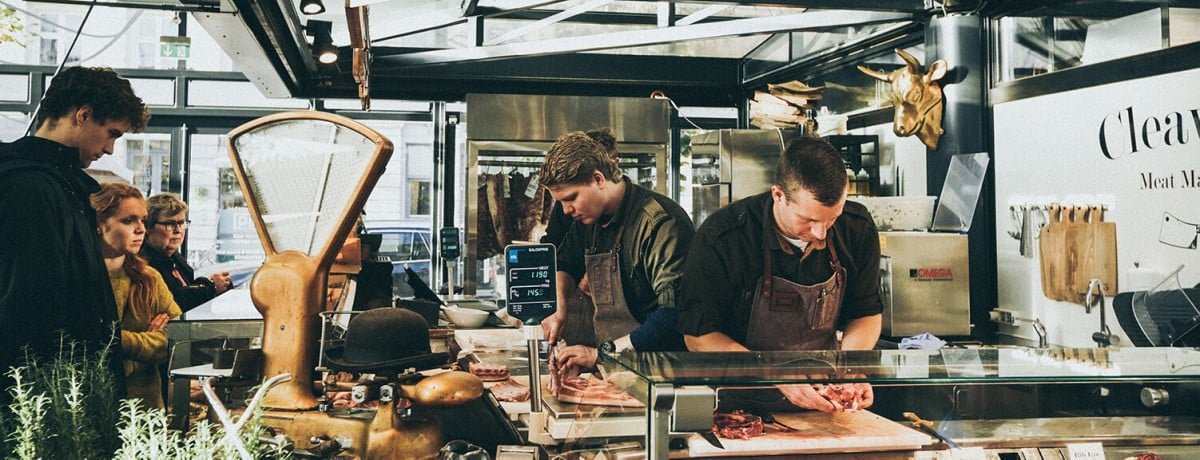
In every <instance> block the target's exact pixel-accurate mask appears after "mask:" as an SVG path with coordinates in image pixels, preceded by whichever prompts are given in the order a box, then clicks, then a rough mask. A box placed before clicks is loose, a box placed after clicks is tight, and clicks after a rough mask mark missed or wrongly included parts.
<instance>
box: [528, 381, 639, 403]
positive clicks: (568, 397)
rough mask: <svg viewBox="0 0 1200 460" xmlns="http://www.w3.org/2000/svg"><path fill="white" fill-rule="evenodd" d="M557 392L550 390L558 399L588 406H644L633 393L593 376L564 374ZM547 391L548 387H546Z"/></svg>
mask: <svg viewBox="0 0 1200 460" xmlns="http://www.w3.org/2000/svg"><path fill="white" fill-rule="evenodd" d="M557 390H558V392H557V393H555V392H551V394H553V395H554V396H555V397H556V398H558V400H559V401H562V402H566V403H572V404H586V405H589V406H615V407H644V405H643V404H642V402H641V401H638V400H637V398H634V397H633V395H631V394H629V393H626V392H625V391H624V390H622V389H620V388H618V387H617V386H616V385H613V384H612V382H608V381H605V380H603V379H599V378H596V377H595V376H588V377H580V376H564V377H562V378H561V379H560V380H559V382H558V388H557ZM547 391H549V389H547Z"/></svg>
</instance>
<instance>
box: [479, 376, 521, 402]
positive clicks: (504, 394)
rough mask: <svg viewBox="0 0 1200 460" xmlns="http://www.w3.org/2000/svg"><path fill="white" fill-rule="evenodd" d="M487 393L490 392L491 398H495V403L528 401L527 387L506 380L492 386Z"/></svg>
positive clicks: (511, 380)
mask: <svg viewBox="0 0 1200 460" xmlns="http://www.w3.org/2000/svg"><path fill="white" fill-rule="evenodd" d="M488 391H491V392H492V396H495V397H496V400H497V401H505V402H525V401H528V400H529V387H527V386H525V385H521V384H520V383H517V382H516V381H515V380H513V379H506V380H504V381H503V382H500V383H498V384H495V385H492V386H491V388H488Z"/></svg>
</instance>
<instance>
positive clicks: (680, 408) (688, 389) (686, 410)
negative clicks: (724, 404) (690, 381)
mask: <svg viewBox="0 0 1200 460" xmlns="http://www.w3.org/2000/svg"><path fill="white" fill-rule="evenodd" d="M716 407H717V392H716V391H714V390H713V389H712V387H707V386H682V387H677V388H675V402H674V404H673V407H672V408H671V431H707V430H710V429H712V420H713V410H714V409H716Z"/></svg>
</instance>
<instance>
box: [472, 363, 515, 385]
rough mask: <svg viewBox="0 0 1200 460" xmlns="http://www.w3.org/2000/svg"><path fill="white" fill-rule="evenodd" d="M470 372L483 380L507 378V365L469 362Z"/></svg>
mask: <svg viewBox="0 0 1200 460" xmlns="http://www.w3.org/2000/svg"><path fill="white" fill-rule="evenodd" d="M471 373H472V374H475V376H476V377H479V380H483V381H484V382H499V381H502V380H508V366H506V365H504V364H487V363H471Z"/></svg>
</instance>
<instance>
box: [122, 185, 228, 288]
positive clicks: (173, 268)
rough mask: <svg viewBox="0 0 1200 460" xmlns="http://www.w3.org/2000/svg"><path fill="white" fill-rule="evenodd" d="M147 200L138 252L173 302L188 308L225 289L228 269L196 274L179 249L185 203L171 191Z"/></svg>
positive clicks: (185, 224)
mask: <svg viewBox="0 0 1200 460" xmlns="http://www.w3.org/2000/svg"><path fill="white" fill-rule="evenodd" d="M147 204H148V209H147V212H148V215H149V217H148V218H147V219H146V227H147V228H146V244H144V245H142V252H141V256H142V257H144V258H146V261H147V262H149V263H150V266H151V267H154V269H155V270H158V273H159V274H161V275H162V277H163V279H164V280H166V282H167V287H168V288H170V289H171V294H172V295H174V296H175V303H178V304H179V307H180V308H182V309H183V311H188V310H191V309H193V308H196V307H197V306H199V305H200V304H202V303H204V302H208V301H209V300H212V299H213V297H216V296H218V295H221V294H223V293H224V292H225V291H228V290H229V288H230V285H231V284H232V283H231V282H230V279H229V272H227V271H222V272H217V273H213V274H212V275H211V276H210V277H208V278H205V277H196V276H195V272H194V271H193V270H192V267H191V266H190V265H188V263H187V259H186V258H184V256H183V253H181V252H179V247H180V246H182V245H183V239H184V237H186V236H187V227H188V217H187V211H188V205H187V203H184V202H183V201H180V200H179V196H178V195H176V194H174V193H160V194H158V195H154V196H152V197H150V199H149V200H147Z"/></svg>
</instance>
